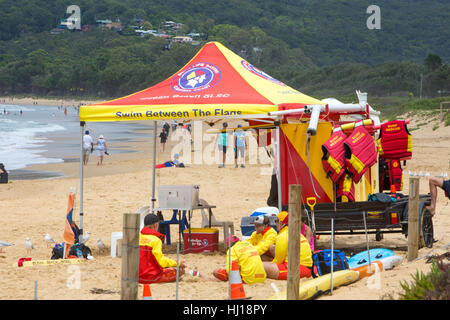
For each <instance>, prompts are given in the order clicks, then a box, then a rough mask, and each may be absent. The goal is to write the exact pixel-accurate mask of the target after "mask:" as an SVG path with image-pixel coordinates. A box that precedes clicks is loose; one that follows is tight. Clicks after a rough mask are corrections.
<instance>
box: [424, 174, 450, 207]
mask: <svg viewBox="0 0 450 320" xmlns="http://www.w3.org/2000/svg"><path fill="white" fill-rule="evenodd" d="M428 183H429V185H430V195H431V204H430V205H429V206H426V207H425V209H427V210H428V211H429V212H430V213H431V215H432V216H434V214H435V212H436V199H437V187H440V188H441V189H442V190H444V192H445V195H446V196H447V198H449V199H450V180H444V179H443V178H438V177H433V178H430V180H429V181H428Z"/></svg>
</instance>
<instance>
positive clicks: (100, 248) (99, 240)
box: [97, 239, 106, 252]
mask: <svg viewBox="0 0 450 320" xmlns="http://www.w3.org/2000/svg"><path fill="white" fill-rule="evenodd" d="M97 248H98V250H99V251H100V252H102V251H103V250H104V249H106V246H105V244H104V243H103V242H102V240H101V239H98V240H97Z"/></svg>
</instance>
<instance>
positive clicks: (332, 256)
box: [330, 218, 334, 295]
mask: <svg viewBox="0 0 450 320" xmlns="http://www.w3.org/2000/svg"><path fill="white" fill-rule="evenodd" d="M333 271H334V218H331V285H330V290H331V295H333Z"/></svg>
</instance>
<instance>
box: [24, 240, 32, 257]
mask: <svg viewBox="0 0 450 320" xmlns="http://www.w3.org/2000/svg"><path fill="white" fill-rule="evenodd" d="M25 249H27V253H28V254H30V253H31V250H33V249H34V246H33V244H32V243H31V241H30V238H27V239H26V241H25Z"/></svg>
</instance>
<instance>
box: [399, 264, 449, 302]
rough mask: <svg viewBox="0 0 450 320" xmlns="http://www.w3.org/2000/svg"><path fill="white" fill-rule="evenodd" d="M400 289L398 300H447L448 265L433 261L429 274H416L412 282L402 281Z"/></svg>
mask: <svg viewBox="0 0 450 320" xmlns="http://www.w3.org/2000/svg"><path fill="white" fill-rule="evenodd" d="M401 287H402V289H403V292H401V293H400V300H449V299H450V264H449V263H445V262H443V261H442V260H441V259H437V260H433V262H432V266H431V272H430V273H428V274H424V273H423V272H420V274H419V272H416V274H415V275H414V276H413V281H412V282H411V283H410V284H408V283H407V282H406V281H403V282H401Z"/></svg>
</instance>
